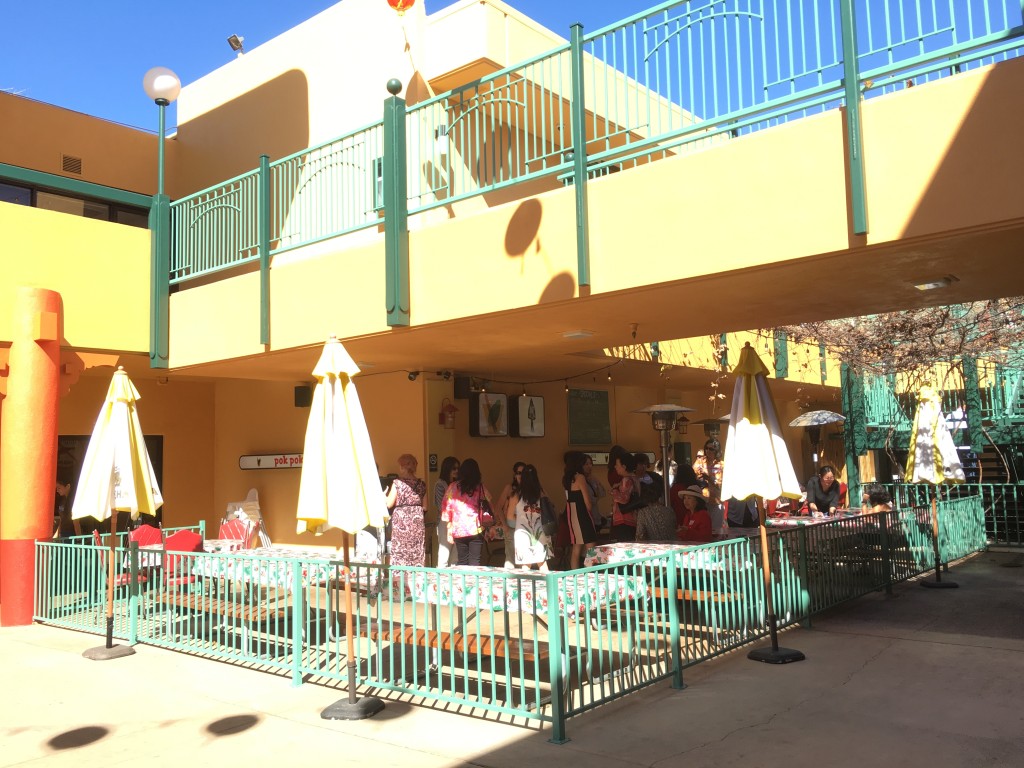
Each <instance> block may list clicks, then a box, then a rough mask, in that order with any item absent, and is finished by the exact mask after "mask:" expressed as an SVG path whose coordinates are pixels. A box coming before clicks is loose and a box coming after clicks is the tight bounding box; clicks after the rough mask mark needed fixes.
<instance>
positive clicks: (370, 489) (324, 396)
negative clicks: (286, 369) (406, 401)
mask: <svg viewBox="0 0 1024 768" xmlns="http://www.w3.org/2000/svg"><path fill="white" fill-rule="evenodd" d="M357 373H359V366H357V365H356V364H355V361H353V360H352V357H351V356H350V355H349V354H348V352H346V351H345V347H344V346H342V344H341V342H339V341H338V340H337V339H336V338H335V337H333V336H332V337H331V338H330V339H328V340H327V343H326V344H325V345H324V349H323V352H322V353H321V354H320V360H319V361H318V362H317V364H316V367H315V368H314V369H313V376H314V377H315V378H316V387H315V388H314V389H313V402H312V405H311V406H310V412H309V424H308V425H307V426H306V441H305V447H304V448H303V456H302V475H301V477H300V478H299V501H298V511H297V513H296V516H297V518H298V531H299V533H303V532H310V533H314V534H316V535H319V534H321V533H323V532H324V531H325V530H328V529H330V528H338V529H340V530H341V531H342V550H343V553H344V555H343V556H344V560H345V615H346V622H347V623H348V624H349V626H348V627H346V631H345V635H346V637H347V640H348V699H347V700H344V701H339V702H335V703H334V704H332V705H331V706H329V707H328V708H327V709H325V710H324V711H323V712H322V713H321V717H323V718H325V719H331V720H361V719H363V718H365V717H369V716H370V715H373V714H376V713H377V712H379V711H380V710H381V709H383V708H384V702H382V701H381V700H380V699H378V698H375V697H373V696H364V697H363V698H362V699H360V700H358V701H357V700H356V671H355V668H356V664H355V642H354V638H353V636H352V635H353V632H354V627H353V626H352V622H353V621H354V619H355V617H354V615H353V612H352V575H351V569H350V566H349V537H350V534H354V533H356V532H357V531H360V530H362V529H363V528H365V527H366V526H368V525H372V526H374V527H376V528H380V527H381V526H383V525H384V523H385V521H386V519H387V500H386V498H385V496H384V491H383V490H382V489H381V487H380V478H379V475H378V474H377V465H376V463H375V462H374V460H373V448H372V446H371V445H370V433H369V430H368V429H367V428H366V419H365V417H364V416H363V409H362V406H361V405H360V404H359V395H358V394H357V393H356V386H355V384H354V383H353V382H352V377H353V376H355V375H356V374H357Z"/></svg>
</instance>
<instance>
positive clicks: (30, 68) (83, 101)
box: [0, 0, 658, 129]
mask: <svg viewBox="0 0 1024 768" xmlns="http://www.w3.org/2000/svg"><path fill="white" fill-rule="evenodd" d="M423 1H424V0H420V2H423ZM380 2H381V3H384V2H386V0H380ZM453 4H454V0H426V7H427V12H428V13H433V12H435V11H438V10H441V9H442V8H446V7H448V6H449V5H453ZM509 4H510V5H511V6H512V7H514V8H516V9H517V10H519V11H521V12H522V13H525V14H526V15H527V16H530V17H532V18H534V19H536V20H537V21H539V22H540V23H541V24H543V25H544V26H546V27H548V28H550V29H552V30H553V31H555V32H557V33H559V34H560V35H562V36H563V37H568V34H569V25H570V24H572V23H574V22H577V21H579V22H581V23H582V24H583V25H584V29H585V30H586V31H593V30H597V29H600V28H601V27H604V26H607V25H609V24H612V23H614V22H616V21H619V20H621V19H624V18H628V17H629V16H632V15H633V14H635V13H637V12H639V11H642V10H645V9H647V8H651V7H654V6H655V5H657V4H658V3H657V0H593V1H592V2H581V1H580V0H510V1H509ZM332 5H335V2H334V0H287V2H282V0H177V1H176V2H171V3H152V2H139V1H138V0H134V1H133V2H125V1H124V0H102V2H98V3H87V2H80V1H79V0H30V1H29V2H20V3H15V2H4V3H0V51H3V56H2V60H0V90H4V91H9V92H12V93H18V94H21V95H22V96H26V97H28V98H32V99H36V100H38V101H45V102H48V103H50V104H56V105H58V106H61V107H66V108H68V109H73V110H76V111H78V112H85V113H87V114H90V115H95V116H97V117H102V118H105V119H107V120H113V121H115V122H118V123H123V124H125V125H132V126H136V127H141V128H146V129H155V127H156V126H155V123H156V113H155V111H154V107H153V104H152V102H151V101H149V99H148V98H147V97H146V95H145V94H144V93H143V91H142V76H143V75H144V74H145V72H146V70H148V69H149V68H150V67H154V66H157V65H162V66H166V67H170V68H171V69H173V70H174V71H175V72H176V73H177V74H178V76H179V77H180V78H181V80H182V82H183V83H190V82H192V81H194V80H197V79H198V78H200V77H202V76H203V75H205V74H207V73H208V72H211V71H212V70H214V69H216V68H217V67H220V66H222V65H223V64H226V63H227V62H229V61H230V60H231V59H232V57H233V56H234V53H233V52H232V51H231V49H230V47H229V46H228V44H227V42H226V40H227V37H228V36H229V35H231V34H237V35H242V36H243V37H245V46H246V47H247V48H254V47H256V46H257V45H261V44H262V43H265V42H266V41H267V40H270V39H272V38H274V37H276V36H277V35H279V34H281V33H282V32H284V31H285V30H287V29H290V28H291V27H293V26H295V25H296V24H299V23H300V22H303V21H305V20H306V19H308V18H310V17H312V16H315V15H316V14H317V13H320V12H321V11H323V10H324V9H326V8H329V7H331V6H332ZM169 117H170V120H169V122H170V123H172V124H173V122H174V116H173V113H171V114H170V115H169ZM0 119H2V116H0Z"/></svg>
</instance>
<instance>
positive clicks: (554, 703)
mask: <svg viewBox="0 0 1024 768" xmlns="http://www.w3.org/2000/svg"><path fill="white" fill-rule="evenodd" d="M563 578H564V577H563V576H561V575H560V574H558V573H548V574H547V575H546V576H545V577H544V585H545V587H547V593H548V595H557V594H558V589H559V586H560V585H559V582H560V581H561V579H563ZM558 603H559V601H558V600H557V599H553V600H548V673H549V674H550V678H549V679H550V680H551V738H550V739H548V741H550V742H551V743H552V744H565V742H567V741H568V740H569V738H568V737H567V736H566V735H565V698H566V697H565V686H566V685H567V684H568V675H567V674H566V672H567V670H566V668H565V665H564V662H563V658H562V638H563V637H564V636H565V634H564V633H565V622H566V620H565V617H564V616H563V615H562V613H561V611H559V608H558Z"/></svg>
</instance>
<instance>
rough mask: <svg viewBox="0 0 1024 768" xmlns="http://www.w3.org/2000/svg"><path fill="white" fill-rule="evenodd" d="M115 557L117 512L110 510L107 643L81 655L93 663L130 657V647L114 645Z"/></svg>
mask: <svg viewBox="0 0 1024 768" xmlns="http://www.w3.org/2000/svg"><path fill="white" fill-rule="evenodd" d="M115 557H117V510H116V509H112V510H110V552H109V553H108V555H107V642H106V644H105V645H101V646H99V647H98V648H89V649H88V650H86V651H84V652H83V653H82V655H83V656H84V657H85V658H87V659H92V660H94V661H106V660H107V659H117V658H120V657H122V656H131V655H132V654H133V653H135V649H134V648H132V647H131V646H130V645H114V558H115Z"/></svg>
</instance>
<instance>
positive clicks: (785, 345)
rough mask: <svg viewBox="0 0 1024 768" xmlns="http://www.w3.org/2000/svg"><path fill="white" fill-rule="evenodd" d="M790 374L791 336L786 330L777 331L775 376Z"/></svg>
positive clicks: (782, 377) (781, 376)
mask: <svg viewBox="0 0 1024 768" xmlns="http://www.w3.org/2000/svg"><path fill="white" fill-rule="evenodd" d="M787 376H789V337H788V336H787V335H786V332H785V331H775V378H776V379H784V378H786V377H787Z"/></svg>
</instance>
